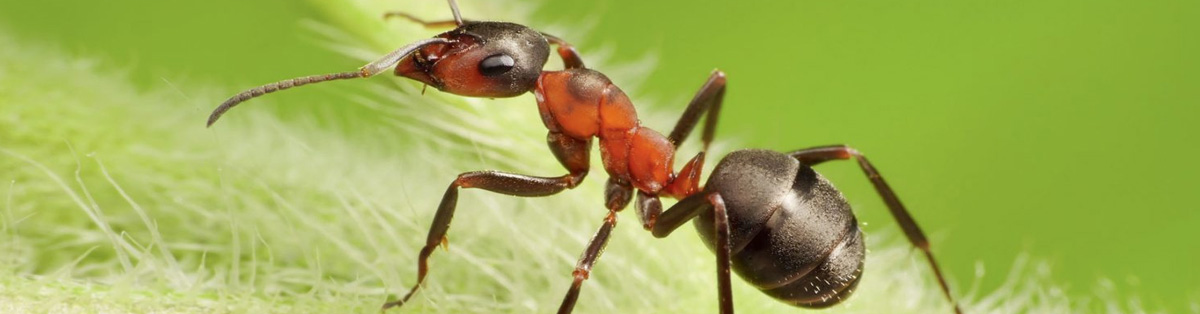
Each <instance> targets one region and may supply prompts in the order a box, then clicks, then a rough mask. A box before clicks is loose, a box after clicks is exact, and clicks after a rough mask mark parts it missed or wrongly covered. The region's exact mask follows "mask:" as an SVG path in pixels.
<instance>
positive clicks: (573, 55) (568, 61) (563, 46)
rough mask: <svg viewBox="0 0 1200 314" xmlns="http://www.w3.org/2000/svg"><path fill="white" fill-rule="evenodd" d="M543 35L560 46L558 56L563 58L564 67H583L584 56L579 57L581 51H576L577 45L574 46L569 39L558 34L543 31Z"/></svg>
mask: <svg viewBox="0 0 1200 314" xmlns="http://www.w3.org/2000/svg"><path fill="white" fill-rule="evenodd" d="M542 37H546V41H549V42H550V43H551V44H554V45H556V46H558V56H559V57H561V58H562V60H563V67H564V68H567V69H582V68H584V66H583V58H580V57H579V52H578V51H575V46H572V45H571V44H570V43H567V41H565V40H563V39H562V38H558V36H554V35H550V34H546V33H542Z"/></svg>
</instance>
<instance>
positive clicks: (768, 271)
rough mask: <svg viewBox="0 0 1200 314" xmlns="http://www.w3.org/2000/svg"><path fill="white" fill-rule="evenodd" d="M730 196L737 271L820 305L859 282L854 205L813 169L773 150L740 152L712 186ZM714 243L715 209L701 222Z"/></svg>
mask: <svg viewBox="0 0 1200 314" xmlns="http://www.w3.org/2000/svg"><path fill="white" fill-rule="evenodd" d="M705 190H706V191H709V192H718V193H720V194H721V197H722V198H723V199H724V200H725V205H726V208H727V210H728V215H729V220H730V221H729V224H730V225H729V227H730V233H731V234H730V237H731V239H730V245H731V246H732V251H731V253H732V254H731V259H732V264H733V270H734V271H735V272H736V273H737V274H738V275H739V276H741V277H742V278H743V279H745V280H746V281H747V282H750V283H751V284H753V285H754V286H755V287H757V288H759V289H760V290H762V291H763V292H764V293H766V294H767V295H770V296H772V297H774V298H776V299H779V300H781V301H784V302H786V303H788V304H792V305H796V306H802V307H811V308H820V307H827V306H830V305H833V304H837V303H838V302H841V301H842V299H844V298H845V297H846V296H848V295H849V294H850V293H851V292H853V289H854V287H855V285H856V284H857V283H858V280H859V278H860V277H861V276H860V275H861V274H862V265H863V256H864V255H863V253H864V250H865V249H864V246H863V238H862V232H861V231H860V230H859V229H858V223H857V220H856V219H855V218H854V214H853V213H852V212H851V211H850V205H849V204H848V203H847V202H846V200H845V198H843V197H842V193H841V192H839V191H838V190H837V189H836V188H834V187H833V185H832V184H830V183H829V181H828V180H826V179H825V178H824V177H822V176H821V175H820V174H817V173H816V172H815V171H813V170H812V168H810V167H808V166H803V165H800V164H799V162H797V161H796V160H795V159H792V158H791V157H788V156H786V155H783V154H780V153H777V152H772V151H765V150H742V151H736V152H733V153H731V154H729V156H726V157H725V159H723V160H721V162H720V163H719V164H718V165H717V168H716V170H714V171H713V175H712V176H711V177H710V178H709V180H708V184H707V185H706V187H705ZM694 221H695V225H696V228H697V231H698V232H700V235H701V238H703V239H704V240H705V242H706V243H708V246H709V248H710V249H711V248H712V247H713V232H712V230H713V229H712V222H713V219H712V214H711V212H710V211H704V213H703V214H701V217H698V218H697V219H695V220H694Z"/></svg>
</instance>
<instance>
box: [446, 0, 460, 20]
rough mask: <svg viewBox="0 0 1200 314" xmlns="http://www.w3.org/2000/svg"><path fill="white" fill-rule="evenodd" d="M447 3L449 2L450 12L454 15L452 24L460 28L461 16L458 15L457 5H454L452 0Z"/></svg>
mask: <svg viewBox="0 0 1200 314" xmlns="http://www.w3.org/2000/svg"><path fill="white" fill-rule="evenodd" d="M449 1H450V12H453V13H454V24H456V25H458V26H462V25H463V19H462V15H461V14H459V13H458V3H455V2H454V0H449Z"/></svg>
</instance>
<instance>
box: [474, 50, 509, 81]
mask: <svg viewBox="0 0 1200 314" xmlns="http://www.w3.org/2000/svg"><path fill="white" fill-rule="evenodd" d="M516 63H517V61H516V60H513V58H512V57H510V56H509V55H506V54H496V55H492V56H490V57H487V58H484V59H483V61H480V62H479V73H482V74H483V76H496V75H500V74H504V73H505V72H508V70H512V68H513V65H515V64H516Z"/></svg>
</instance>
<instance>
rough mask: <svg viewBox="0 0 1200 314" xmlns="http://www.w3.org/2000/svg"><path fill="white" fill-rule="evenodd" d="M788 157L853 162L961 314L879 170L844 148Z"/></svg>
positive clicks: (811, 163) (808, 161) (806, 161)
mask: <svg viewBox="0 0 1200 314" xmlns="http://www.w3.org/2000/svg"><path fill="white" fill-rule="evenodd" d="M788 156H791V157H792V158H795V159H796V160H798V161H800V163H801V164H804V165H807V166H815V165H817V164H820V163H823V162H826V161H830V160H847V159H851V158H854V159H855V160H857V161H858V166H859V167H860V168H862V170H863V173H864V174H866V175H867V179H868V180H870V181H871V184H872V185H874V186H875V191H876V192H879V196H880V197H882V198H883V202H884V203H885V204H887V207H888V210H889V211H890V212H891V213H892V217H893V218H895V219H896V222H897V223H899V224H900V229H902V230H904V235H905V236H907V237H908V241H909V242H911V243H912V245H913V246H915V247H917V248H918V249H921V251H922V252H924V253H925V257H926V258H928V259H929V266H930V267H932V268H933V274H934V275H935V276H937V280H938V284H939V285H941V287H942V293H944V294H945V295H946V299H947V300H950V304H951V305H952V306H954V312H955V313H959V314H962V309H961V308H959V306H958V302H956V301H954V297H952V296H951V295H950V286H949V285H947V284H946V278H945V277H944V276H943V275H942V269H941V268H940V267H938V263H937V261H936V260H934V259H933V252H932V251H930V249H929V240H928V239H927V238H926V237H925V233H924V232H921V228H920V227H917V222H916V221H915V220H913V218H912V215H910V214H909V213H908V209H905V208H904V204H901V203H900V198H899V197H897V196H896V192H895V191H893V190H892V188H891V187H890V186H888V184H887V182H886V181H884V180H883V176H881V175H880V174H879V170H876V169H875V166H873V165H871V162H870V161H867V157H866V156H863V155H862V153H859V152H858V150H855V149H854V148H851V147H850V146H846V145H830V146H819V147H813V148H807V149H801V150H798V151H794V152H791V153H788Z"/></svg>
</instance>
